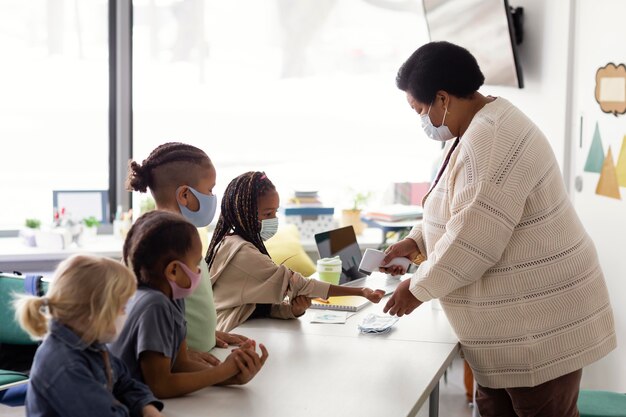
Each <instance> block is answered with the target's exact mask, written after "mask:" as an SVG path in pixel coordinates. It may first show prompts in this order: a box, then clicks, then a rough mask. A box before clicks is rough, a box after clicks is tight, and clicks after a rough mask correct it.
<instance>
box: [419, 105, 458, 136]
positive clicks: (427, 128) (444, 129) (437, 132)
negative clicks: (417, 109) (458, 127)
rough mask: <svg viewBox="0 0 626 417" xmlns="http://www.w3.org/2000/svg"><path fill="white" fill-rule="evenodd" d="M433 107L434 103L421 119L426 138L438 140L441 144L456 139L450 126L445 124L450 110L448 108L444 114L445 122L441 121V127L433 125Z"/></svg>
mask: <svg viewBox="0 0 626 417" xmlns="http://www.w3.org/2000/svg"><path fill="white" fill-rule="evenodd" d="M432 107H433V105H432V103H431V104H430V106H429V107H428V113H426V114H422V115H421V116H420V119H421V120H422V129H424V132H426V136H428V137H429V138H431V139H432V140H437V141H440V142H445V141H447V140H450V139H452V138H453V137H454V135H453V134H452V132H450V129H448V126H446V125H445V124H444V123H445V122H446V114H448V108H447V107H446V108H445V110H444V113H443V120H442V121H441V126H435V125H433V122H432V121H431V120H430V109H431V108H432Z"/></svg>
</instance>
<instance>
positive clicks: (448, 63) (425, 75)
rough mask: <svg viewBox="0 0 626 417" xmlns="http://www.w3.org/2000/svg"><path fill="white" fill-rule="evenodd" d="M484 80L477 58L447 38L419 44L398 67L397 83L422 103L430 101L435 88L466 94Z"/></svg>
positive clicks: (459, 94)
mask: <svg viewBox="0 0 626 417" xmlns="http://www.w3.org/2000/svg"><path fill="white" fill-rule="evenodd" d="M484 82H485V76H484V75H483V73H482V72H481V71H480V67H479V66H478V62H476V58H474V56H473V55H472V54H471V53H470V52H469V51H468V50H467V49H465V48H463V47H461V46H458V45H455V44H453V43H450V42H445V41H442V42H430V43H427V44H425V45H423V46H421V47H419V48H418V49H417V50H416V51H415V52H413V54H412V55H411V56H410V57H409V59H407V60H406V62H405V63H404V64H402V66H401V67H400V69H399V70H398V75H397V76H396V85H397V86H398V88H399V89H400V90H402V91H406V92H408V93H410V94H411V95H412V96H413V98H415V99H416V100H417V101H419V102H421V103H432V102H433V101H434V100H435V96H436V94H437V91H439V90H444V91H446V92H448V94H451V95H453V96H455V97H461V98H469V97H470V96H471V95H472V94H473V93H474V92H475V91H478V89H479V88H480V86H481V85H483V83H484Z"/></svg>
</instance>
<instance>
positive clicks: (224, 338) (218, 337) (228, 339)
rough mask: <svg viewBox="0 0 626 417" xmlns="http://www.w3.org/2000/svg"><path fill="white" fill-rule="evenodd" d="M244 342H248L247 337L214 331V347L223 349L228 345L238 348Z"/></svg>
mask: <svg viewBox="0 0 626 417" xmlns="http://www.w3.org/2000/svg"><path fill="white" fill-rule="evenodd" d="M246 340H248V338H247V337H245V336H241V335H239V334H234V333H226V332H220V331H219V330H216V331H215V346H217V347H219V348H225V347H228V346H229V345H234V346H239V345H241V343H243V342H245V341H246Z"/></svg>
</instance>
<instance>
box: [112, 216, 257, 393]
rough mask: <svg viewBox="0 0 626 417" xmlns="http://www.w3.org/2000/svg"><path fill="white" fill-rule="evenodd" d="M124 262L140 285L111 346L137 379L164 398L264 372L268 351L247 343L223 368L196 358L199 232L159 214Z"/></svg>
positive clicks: (139, 225) (136, 232) (138, 232)
mask: <svg viewBox="0 0 626 417" xmlns="http://www.w3.org/2000/svg"><path fill="white" fill-rule="evenodd" d="M123 258H124V262H125V263H126V264H127V265H128V266H129V267H130V268H132V270H133V272H134V273H135V277H136V279H137V282H138V284H139V286H138V289H137V294H136V295H135V297H133V298H132V299H131V300H130V302H129V303H128V308H127V310H128V319H127V321H126V325H125V326H124V329H123V330H122V332H121V333H120V337H119V338H118V339H117V340H116V341H115V342H114V343H113V344H112V345H111V346H110V349H111V352H112V353H113V354H115V355H117V356H118V357H119V358H121V359H122V360H123V361H124V362H125V363H126V365H127V366H128V368H129V369H130V373H131V375H132V376H133V377H134V378H137V379H139V380H141V381H143V382H145V383H146V384H147V385H148V386H149V387H150V389H151V390H152V392H154V394H155V395H156V396H157V397H159V398H170V397H178V396H181V395H185V394H188V393H190V392H193V391H196V390H198V389H201V388H204V387H207V386H210V385H216V384H245V383H246V382H248V381H249V380H250V379H252V378H253V377H254V376H255V375H256V373H257V372H258V371H259V370H260V369H261V367H262V366H263V364H264V363H265V360H266V359H267V350H266V349H265V347H264V346H263V345H260V348H261V352H262V356H261V357H259V355H258V354H257V353H256V351H255V348H256V346H255V343H254V341H252V340H247V341H245V342H243V343H242V344H241V346H240V347H239V348H238V349H235V350H233V351H232V353H231V354H230V355H229V356H228V357H227V358H226V359H225V360H224V361H223V362H222V363H220V364H218V365H216V366H212V365H208V364H204V363H201V362H199V361H195V360H192V359H190V357H189V355H188V352H187V341H186V334H187V328H186V326H185V298H186V297H188V296H189V295H191V294H192V293H193V292H194V290H195V289H196V288H197V286H198V284H199V283H200V280H201V274H200V267H199V265H200V264H201V263H202V262H203V256H202V244H201V242H200V237H199V236H198V231H197V229H196V228H195V227H194V226H193V225H192V224H191V223H189V222H188V221H187V220H185V219H184V218H183V217H182V216H180V215H178V214H173V213H168V212H165V211H158V210H154V211H151V212H148V213H146V214H144V215H142V216H141V217H140V218H139V219H137V221H136V222H135V224H134V225H133V226H132V227H131V229H130V230H129V232H128V235H127V236H126V240H125V242H124V248H123Z"/></svg>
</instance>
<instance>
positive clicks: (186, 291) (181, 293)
mask: <svg viewBox="0 0 626 417" xmlns="http://www.w3.org/2000/svg"><path fill="white" fill-rule="evenodd" d="M176 262H177V263H178V265H179V266H180V267H181V268H182V269H183V271H185V274H187V276H188V277H189V280H190V281H191V285H190V286H189V288H183V287H181V286H179V285H178V284H177V283H176V282H174V281H170V280H169V279H168V280H167V282H168V283H169V284H170V287H171V288H172V298H173V299H175V300H179V299H181V298H185V297H189V296H190V295H191V293H193V292H194V290H195V289H196V288H197V287H198V285H199V284H200V278H201V273H200V272H199V271H198V272H193V271H192V270H191V269H189V267H188V266H187V265H185V264H184V263H183V262H180V261H176Z"/></svg>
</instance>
